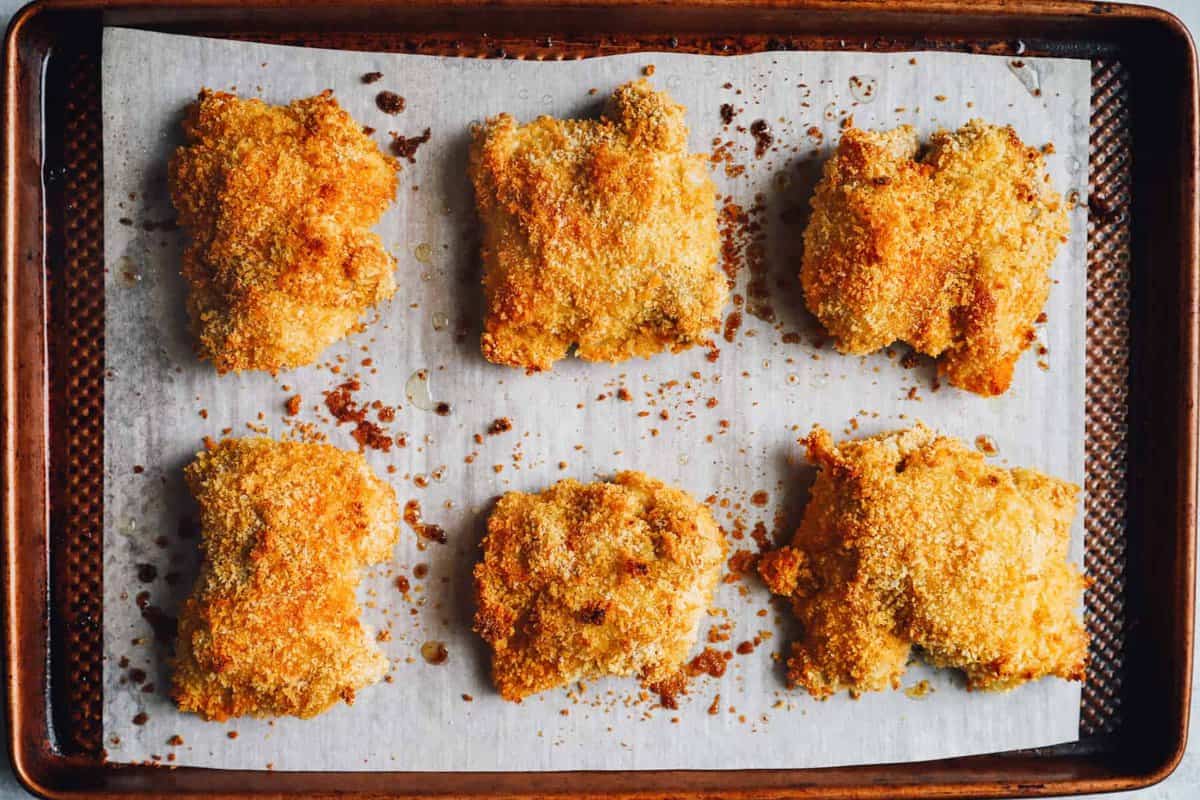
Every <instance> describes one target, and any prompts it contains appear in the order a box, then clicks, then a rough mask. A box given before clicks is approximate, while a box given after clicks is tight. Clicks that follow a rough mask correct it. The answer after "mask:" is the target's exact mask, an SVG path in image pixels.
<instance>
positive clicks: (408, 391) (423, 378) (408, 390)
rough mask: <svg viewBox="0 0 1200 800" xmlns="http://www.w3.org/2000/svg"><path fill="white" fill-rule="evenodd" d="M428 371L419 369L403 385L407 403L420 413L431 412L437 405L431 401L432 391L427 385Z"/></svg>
mask: <svg viewBox="0 0 1200 800" xmlns="http://www.w3.org/2000/svg"><path fill="white" fill-rule="evenodd" d="M429 383H430V381H429V370H427V369H419V370H417V371H416V372H414V373H413V374H412V375H409V376H408V380H407V381H406V382H405V384H404V394H405V396H406V397H407V398H408V402H410V403H412V404H413V406H415V407H416V408H419V409H421V410H422V411H433V409H434V407H435V406H436V405H437V403H435V402H434V401H433V390H432V388H431V387H430V385H429Z"/></svg>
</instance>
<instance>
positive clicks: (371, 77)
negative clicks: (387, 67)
mask: <svg viewBox="0 0 1200 800" xmlns="http://www.w3.org/2000/svg"><path fill="white" fill-rule="evenodd" d="M382 77H383V73H382V72H367V73H364V74H363V76H362V82H363V83H375V81H377V80H379V79H381V78H382Z"/></svg>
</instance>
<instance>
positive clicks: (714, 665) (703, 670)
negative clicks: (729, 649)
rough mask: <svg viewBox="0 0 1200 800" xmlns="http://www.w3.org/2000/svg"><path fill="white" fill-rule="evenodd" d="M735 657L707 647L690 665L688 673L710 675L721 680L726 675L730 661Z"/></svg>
mask: <svg viewBox="0 0 1200 800" xmlns="http://www.w3.org/2000/svg"><path fill="white" fill-rule="evenodd" d="M732 657H733V654H732V653H723V652H721V651H720V650H715V649H713V648H711V647H706V648H704V650H702V651H701V652H700V655H698V656H696V657H695V658H693V659H692V660H691V662H690V663H689V664H688V672H689V673H690V674H691V675H708V676H709V677H712V678H720V677H721V676H722V675H724V674H725V668H726V667H727V666H728V663H727V662H728V661H729V659H730V658H732Z"/></svg>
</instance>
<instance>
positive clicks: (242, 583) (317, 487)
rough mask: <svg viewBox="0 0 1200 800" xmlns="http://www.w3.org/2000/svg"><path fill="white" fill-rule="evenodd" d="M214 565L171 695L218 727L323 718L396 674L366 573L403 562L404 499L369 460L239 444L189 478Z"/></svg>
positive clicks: (321, 450) (189, 472) (207, 558)
mask: <svg viewBox="0 0 1200 800" xmlns="http://www.w3.org/2000/svg"><path fill="white" fill-rule="evenodd" d="M184 474H185V477H186V478H187V483H188V486H189V488H190V489H191V491H192V494H193V495H194V496H195V498H196V502H197V503H198V504H199V506H200V532H201V536H202V537H203V540H202V544H201V550H202V552H203V555H204V562H203V564H202V566H201V570H200V575H199V577H198V578H197V580H196V585H195V588H194V589H193V591H192V596H191V597H189V598H188V599H187V600H186V601H185V602H184V605H183V610H182V612H181V614H180V616H179V638H178V642H177V644H176V652H175V657H174V659H173V660H172V672H173V674H172V681H173V689H172V695H173V696H174V698H175V699H176V701H177V702H178V703H179V708H180V709H181V710H183V711H194V712H196V713H198V714H200V715H201V716H203V717H205V718H207V719H216V720H223V719H226V718H227V717H236V716H241V715H246V714H249V715H254V716H277V715H283V714H290V715H294V716H298V717H311V716H315V715H316V714H320V713H321V712H323V711H325V710H326V709H328V708H329V707H330V706H332V705H334V704H336V703H337V702H338V701H339V700H344V701H345V702H347V703H353V702H354V694H355V692H356V691H358V690H359V689H362V688H363V687H366V686H369V685H370V684H372V683H375V682H376V681H378V680H379V679H380V678H382V677H383V675H384V673H385V672H386V671H387V659H386V658H385V657H384V656H383V654H382V653H380V652H379V650H378V648H377V647H376V645H375V641H374V636H373V635H372V633H371V631H370V630H368V629H367V628H365V627H364V626H363V625H362V624H361V623H360V622H359V607H358V601H357V599H356V598H355V590H356V588H357V587H358V582H359V578H360V572H361V570H362V568H363V567H365V566H367V565H369V564H376V563H379V562H381V561H385V560H387V559H388V558H389V557H390V554H391V549H392V546H393V545H394V544H395V543H396V539H397V534H398V531H397V522H398V520H399V511H398V509H397V507H396V495H395V492H394V491H393V490H392V488H391V486H389V485H388V484H387V483H385V482H384V481H382V480H380V479H379V477H378V476H376V475H375V473H374V472H373V471H372V470H371V468H370V466H369V465H368V464H367V462H366V460H365V459H364V458H363V457H362V455H361V454H359V453H352V452H348V451H345V450H339V449H338V448H336V447H333V446H331V445H325V444H305V443H300V442H276V441H273V440H271V439H265V438H247V439H226V440H224V441H222V442H220V443H219V444H217V445H216V446H215V447H213V449H211V450H206V451H203V452H201V453H200V454H199V455H197V456H196V460H195V461H193V462H192V463H191V464H190V465H188V467H187V468H186V470H185V472H184Z"/></svg>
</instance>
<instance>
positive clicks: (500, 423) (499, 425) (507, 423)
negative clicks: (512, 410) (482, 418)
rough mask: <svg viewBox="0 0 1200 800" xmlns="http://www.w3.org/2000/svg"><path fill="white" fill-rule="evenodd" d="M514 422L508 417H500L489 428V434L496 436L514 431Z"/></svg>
mask: <svg viewBox="0 0 1200 800" xmlns="http://www.w3.org/2000/svg"><path fill="white" fill-rule="evenodd" d="M512 426H513V424H512V420H510V419H509V418H508V417H498V418H497V419H494V420H492V424H491V425H489V426H488V433H489V434H491V435H492V436H495V435H496V434H498V433H504V432H506V431H511V430H512Z"/></svg>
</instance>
